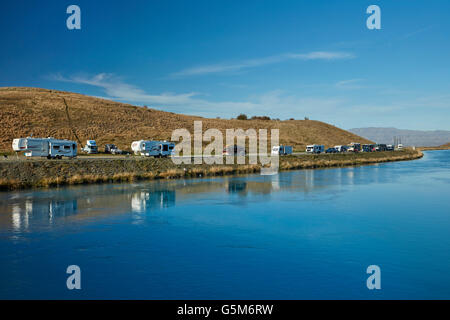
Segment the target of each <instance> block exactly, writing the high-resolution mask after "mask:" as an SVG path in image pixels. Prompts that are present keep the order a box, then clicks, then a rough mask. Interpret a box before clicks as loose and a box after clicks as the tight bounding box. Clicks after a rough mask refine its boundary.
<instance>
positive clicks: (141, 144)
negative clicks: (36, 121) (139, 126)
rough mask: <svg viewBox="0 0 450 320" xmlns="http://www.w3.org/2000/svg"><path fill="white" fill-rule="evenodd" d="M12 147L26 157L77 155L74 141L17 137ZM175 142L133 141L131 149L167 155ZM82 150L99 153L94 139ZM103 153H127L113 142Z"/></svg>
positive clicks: (156, 154) (157, 155) (144, 152)
mask: <svg viewBox="0 0 450 320" xmlns="http://www.w3.org/2000/svg"><path fill="white" fill-rule="evenodd" d="M12 148H13V150H14V151H16V152H24V153H25V156H26V157H46V158H47V159H62V158H63V157H67V158H74V157H76V156H77V154H78V152H77V150H78V145H77V143H76V142H75V141H70V140H60V139H54V138H52V137H48V138H33V137H27V138H18V139H14V140H13V143H12ZM174 148H175V144H174V143H172V142H167V141H144V140H140V141H134V142H133V143H132V144H131V149H132V150H133V152H134V153H135V154H139V155H143V156H153V157H167V156H169V155H171V154H172V151H173V149H174ZM81 151H82V152H84V153H87V154H97V153H99V150H98V146H97V143H96V141H95V140H87V141H86V144H85V145H84V147H83V148H82V149H81ZM105 153H108V154H129V152H127V151H122V150H120V149H119V148H118V147H117V146H116V145H114V144H106V145H105Z"/></svg>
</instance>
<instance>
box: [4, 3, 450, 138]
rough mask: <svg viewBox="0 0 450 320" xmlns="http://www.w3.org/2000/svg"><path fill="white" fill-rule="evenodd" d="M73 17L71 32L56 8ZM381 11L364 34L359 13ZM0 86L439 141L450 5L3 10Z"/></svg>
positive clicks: (448, 122) (447, 93)
mask: <svg viewBox="0 0 450 320" xmlns="http://www.w3.org/2000/svg"><path fill="white" fill-rule="evenodd" d="M71 4H76V5H79V6H80V8H81V30H68V29H67V28H66V19H67V17H68V16H69V15H68V14H66V8H67V7H68V6H69V5H71ZM371 4H376V5H378V6H380V8H381V26H382V29H381V30H368V29H367V27H366V19H367V17H368V16H369V15H368V14H366V8H367V7H368V6H369V5H371ZM0 34H1V38H2V47H1V48H0V86H33V87H42V88H50V89H58V90H67V91H74V92H79V93H83V94H87V95H94V96H98V97H104V98H108V99H113V100H116V101H122V102H128V103H131V104H134V105H147V106H151V107H153V108H157V109H161V110H166V111H172V112H179V113H188V114H197V115H202V116H206V117H216V116H220V117H222V118H230V117H235V116H237V115H238V114H239V113H241V112H242V113H246V114H248V115H250V116H251V115H269V116H271V117H274V118H281V119H288V118H291V117H293V118H297V119H303V117H305V116H307V117H309V118H310V119H316V120H321V121H325V122H328V123H331V124H334V125H337V126H339V127H342V128H345V129H349V128H354V127H369V126H376V127H397V128H404V129H425V130H433V129H443V130H450V72H449V71H450V41H449V35H450V2H449V1H433V0H431V1H399V0H397V1H392V0H391V1H342V0H341V1H339V0H336V1H334V0H328V1H320V0H318V1H300V0H295V1H280V0H278V1H263V0H255V1H249V0H246V1H233V0H226V1H218V0H215V1H207V0H205V1H194V0H191V1H169V0H165V1H148V0H147V1H134V0H129V1H99V0H95V1H92V0H91V1H82V0H74V1H71V2H68V1H30V0H27V1H24V0H16V1H9V2H8V3H6V2H5V1H3V2H2V3H1V4H0Z"/></svg>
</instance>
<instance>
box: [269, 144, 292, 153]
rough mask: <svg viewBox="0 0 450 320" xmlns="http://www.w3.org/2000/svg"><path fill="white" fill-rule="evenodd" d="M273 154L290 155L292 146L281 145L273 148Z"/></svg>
mask: <svg viewBox="0 0 450 320" xmlns="http://www.w3.org/2000/svg"><path fill="white" fill-rule="evenodd" d="M272 154H279V155H284V156H286V155H288V154H292V146H284V145H279V146H275V147H273V148H272Z"/></svg>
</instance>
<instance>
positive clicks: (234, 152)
mask: <svg viewBox="0 0 450 320" xmlns="http://www.w3.org/2000/svg"><path fill="white" fill-rule="evenodd" d="M223 155H224V156H245V148H244V147H242V146H238V145H237V144H235V145H231V146H225V148H223Z"/></svg>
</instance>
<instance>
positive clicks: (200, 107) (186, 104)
mask: <svg viewBox="0 0 450 320" xmlns="http://www.w3.org/2000/svg"><path fill="white" fill-rule="evenodd" d="M50 78H51V79H52V80H56V81H63V82H70V83H77V84H84V85H89V86H94V87H97V88H101V89H102V90H103V91H104V93H105V95H104V96H103V97H104V98H105V99H111V100H116V101H122V102H129V103H136V104H145V105H148V106H151V107H153V108H160V109H164V110H166V111H173V112H180V113H187V114H194V115H201V116H207V117H216V116H221V117H230V116H235V115H237V114H239V113H241V112H245V113H248V114H250V115H269V116H271V117H276V118H283V117H285V118H290V117H293V116H295V115H296V114H299V113H301V114H305V115H311V114H312V113H316V114H319V113H322V112H323V113H324V114H327V112H329V111H331V110H333V109H335V108H337V107H338V106H341V105H343V101H342V100H341V99H335V98H314V97H313V98H311V97H301V98H299V97H297V96H293V95H288V94H286V93H285V92H283V91H281V90H273V91H269V92H266V93H264V94H262V95H257V96H253V97H249V98H248V99H247V100H246V101H212V100H206V99H204V98H200V97H199V94H198V93H195V92H189V93H182V94H174V93H161V94H149V93H146V92H144V91H143V90H141V89H139V88H137V87H135V86H133V85H130V84H128V83H125V82H123V81H122V80H121V79H120V78H119V77H117V76H114V75H113V74H109V73H100V74H97V75H94V76H81V75H77V76H71V77H64V76H61V75H52V76H51V77H50Z"/></svg>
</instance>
